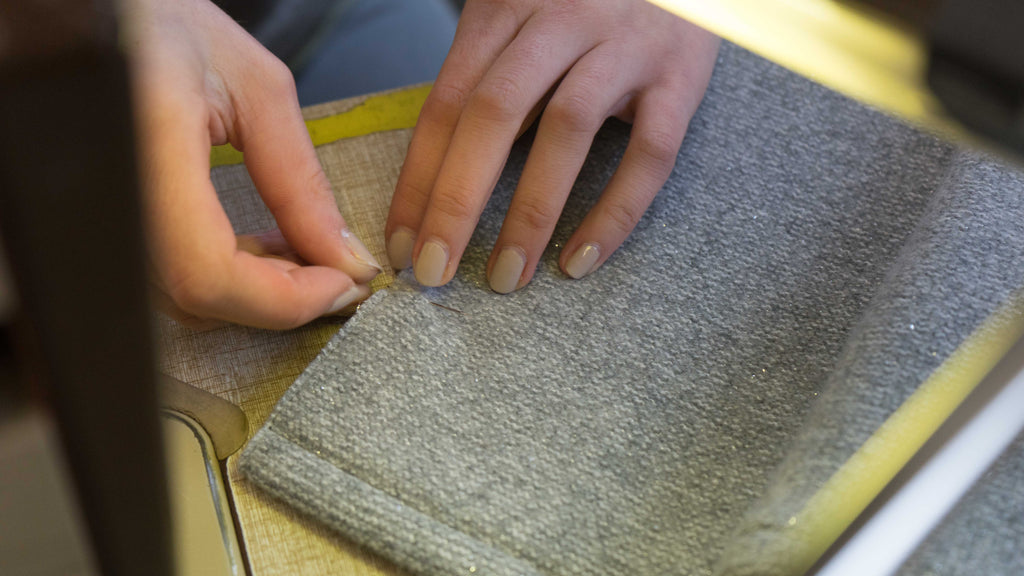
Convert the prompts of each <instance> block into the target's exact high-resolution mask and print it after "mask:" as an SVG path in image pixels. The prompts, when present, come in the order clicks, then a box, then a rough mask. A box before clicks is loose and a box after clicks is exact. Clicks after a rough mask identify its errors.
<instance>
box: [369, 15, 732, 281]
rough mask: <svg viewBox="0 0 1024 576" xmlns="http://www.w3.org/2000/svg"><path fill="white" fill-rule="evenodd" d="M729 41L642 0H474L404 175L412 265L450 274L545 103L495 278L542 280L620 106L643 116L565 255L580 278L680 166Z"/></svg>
mask: <svg viewBox="0 0 1024 576" xmlns="http://www.w3.org/2000/svg"><path fill="white" fill-rule="evenodd" d="M717 52H718V39H717V38H716V37H715V36H713V35H712V34H710V33H708V32H706V31H704V30H702V29H700V28H698V27H696V26H694V25H692V24H690V23H688V22H686V21H684V20H681V19H679V18H677V17H675V16H673V15H670V14H668V13H666V12H664V11H663V10H661V9H660V8H657V7H656V6H654V5H652V4H648V3H647V2H645V1H643V0H592V1H590V2H579V1H573V0H563V1H559V2H553V1H550V0H518V1H517V0H475V1H474V0H470V1H469V2H467V5H466V7H465V10H464V12H463V15H462V19H461V20H460V22H459V26H458V30H457V32H456V35H455V40H454V42H453V44H452V48H451V50H450V52H449V54H448V57H447V59H446V60H445V63H444V65H443V67H442V69H441V73H440V74H439V76H438V78H437V81H436V82H435V84H434V87H433V89H432V90H431V92H430V96H429V97H428V98H427V101H426V103H425V104H424V106H423V110H422V112H421V114H420V117H419V121H418V123H417V126H416V130H415V132H414V134H413V139H412V143H411V145H410V148H409V153H408V156H407V157H406V160H405V165H404V166H403V167H402V172H401V175H400V176H399V179H398V186H397V188H396V190H395V195H394V198H393V200H392V203H391V211H390V214H389V217H388V223H387V226H386V228H385V237H386V238H387V239H388V256H389V258H390V260H391V264H392V266H393V267H394V268H396V269H400V268H406V267H408V266H410V265H413V266H414V271H415V274H416V279H417V280H418V281H419V282H420V283H421V284H424V285H426V286H440V285H443V284H445V283H447V282H448V281H449V280H451V278H452V277H453V276H454V275H455V271H456V269H457V268H458V263H459V260H460V259H461V257H462V253H463V251H464V250H465V248H466V244H467V243H468V242H469V239H470V236H471V235H472V233H473V229H474V227H475V226H476V222H477V220H478V219H479V217H480V213H481V212H482V211H483V208H484V206H485V204H486V203H487V199H488V197H489V196H490V194H491V191H492V190H493V188H494V185H495V183H496V182H497V180H498V177H499V176H500V174H501V171H502V168H503V166H504V163H505V160H506V159H507V157H508V154H509V150H510V149H511V147H512V143H513V142H514V141H515V139H516V137H517V136H518V135H519V134H520V133H521V131H522V128H523V127H524V126H526V125H528V124H529V123H531V122H532V121H533V119H534V117H535V116H536V112H537V111H538V110H540V107H541V106H544V111H543V114H542V115H541V119H540V125H539V127H538V129H537V136H536V139H535V141H534V143H533V148H532V150H531V151H530V155H529V158H528V159H527V162H526V167H525V168H524V170H523V174H522V177H521V178H520V180H519V184H518V186H517V188H516V192H515V195H514V196H513V199H512V204H511V206H510V207H509V211H508V214H507V215H506V217H505V221H504V224H503V226H502V228H501V232H500V234H499V236H498V240H497V242H496V244H495V247H494V250H493V252H492V254H491V258H490V261H489V262H488V266H487V271H488V281H489V282H490V285H491V288H492V289H494V290H495V291H497V292H501V293H507V292H512V291H513V290H516V289H518V288H521V287H523V286H525V285H526V284H527V283H528V282H529V281H530V279H531V278H532V277H533V273H534V270H535V269H536V266H537V262H538V261H539V260H540V257H541V254H542V253H543V251H544V248H545V246H546V245H547V243H548V241H549V240H550V238H551V234H552V231H553V230H554V227H555V223H556V222H557V221H558V217H559V214H560V213H561V211H562V207H563V206H564V204H565V200H566V198H567V197H568V195H569V191H570V189H571V188H572V185H573V183H574V181H575V179H576V177H577V175H578V174H579V171H580V168H581V166H582V165H583V161H584V159H585V158H586V156H587V153H588V152H589V150H590V146H591V143H592V141H593V138H594V135H595V134H596V132H597V130H598V129H599V128H600V127H601V125H602V123H603V122H604V120H605V119H606V118H608V117H610V116H615V117H618V118H620V119H622V120H624V121H627V122H632V123H633V128H632V131H631V135H630V141H629V144H628V146H627V148H626V151H625V155H624V156H623V159H622V162H621V164H620V166H619V167H618V169H617V170H616V172H615V174H614V176H613V177H612V179H611V180H610V182H609V183H608V186H607V188H606V190H605V192H604V194H603V195H602V197H601V198H600V200H599V201H598V203H597V204H596V205H595V206H594V207H593V209H592V210H591V211H590V213H589V214H588V215H587V216H586V218H585V219H584V220H583V222H582V224H581V225H580V226H579V228H578V229H577V230H576V232H575V233H574V234H573V235H572V237H571V238H570V239H569V241H568V242H567V243H566V245H565V248H564V249H563V251H562V254H561V258H560V266H561V268H562V270H563V271H564V272H565V273H566V274H568V275H569V276H571V277H573V278H580V277H582V276H584V275H586V274H589V273H590V272H592V271H594V270H595V269H597V268H598V267H599V266H600V265H601V264H603V263H604V261H605V260H607V259H608V257H609V256H610V255H611V254H612V252H614V251H615V250H616V249H617V248H618V247H619V246H620V245H621V244H622V242H623V241H624V240H625V239H626V237H627V236H628V235H629V233H630V232H631V231H632V230H633V227H634V226H635V225H636V223H637V221H638V220H639V219H640V217H641V216H642V215H643V213H644V212H645V211H646V209H647V207H648V206H649V205H650V203H651V201H652V200H653V199H654V196H655V195H656V194H657V193H658V191H659V190H660V189H661V187H662V185H663V184H664V183H665V180H666V179H667V178H668V175H669V174H670V172H671V170H672V168H673V166H674V164H675V159H676V155H677V154H678V152H679V147H680V146H681V144H682V140H683V136H684V134H685V133H686V128H687V126H688V124H689V121H690V118H691V117H692V116H693V114H694V112H695V111H696V109H697V106H698V105H699V104H700V101H701V99H702V98H703V95H704V90H705V89H706V87H707V84H708V81H709V79H710V77H711V71H712V69H713V68H714V63H715V58H716V55H717ZM548 98H550V99H548ZM545 101H546V106H545Z"/></svg>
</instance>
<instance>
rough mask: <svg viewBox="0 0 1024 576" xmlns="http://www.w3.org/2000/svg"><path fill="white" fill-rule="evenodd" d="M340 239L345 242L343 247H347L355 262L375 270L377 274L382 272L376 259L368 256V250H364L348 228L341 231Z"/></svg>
mask: <svg viewBox="0 0 1024 576" xmlns="http://www.w3.org/2000/svg"><path fill="white" fill-rule="evenodd" d="M341 239H342V241H343V242H345V246H348V249H349V251H350V252H352V255H353V256H355V257H356V260H358V261H359V263H360V264H365V265H366V266H370V267H371V268H376V269H377V270H378V271H379V272H383V271H384V269H383V268H381V267H380V263H379V262H377V259H376V258H374V257H373V254H370V250H369V249H367V248H366V245H365V244H363V242H362V241H361V240H360V239H359V238H358V237H357V236H356V235H355V234H353V233H352V232H351V231H350V230H349V229H348V228H342V229H341Z"/></svg>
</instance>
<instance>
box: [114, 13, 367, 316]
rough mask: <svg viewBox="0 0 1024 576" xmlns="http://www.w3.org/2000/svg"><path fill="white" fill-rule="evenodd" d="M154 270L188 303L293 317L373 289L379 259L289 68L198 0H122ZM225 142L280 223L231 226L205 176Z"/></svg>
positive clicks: (209, 311) (231, 312)
mask: <svg viewBox="0 0 1024 576" xmlns="http://www.w3.org/2000/svg"><path fill="white" fill-rule="evenodd" d="M126 15H127V21H128V23H129V26H130V38H131V39H132V40H131V41H130V57H131V60H132V65H133V66H132V67H133V78H134V82H135V98H136V108H137V111H138V112H137V118H138V125H139V134H140V144H141V156H140V163H141V166H142V180H143V189H144V194H145V197H144V201H145V206H146V214H147V225H148V231H149V239H150V249H151V254H152V259H153V268H154V276H155V282H154V283H155V284H156V285H157V288H158V289H159V290H160V291H161V292H162V293H163V295H164V296H166V298H165V300H166V301H168V302H173V304H174V305H175V306H176V307H177V308H179V309H180V310H181V311H184V312H185V313H186V314H187V315H191V316H197V317H200V318H214V319H220V320H228V321H232V322H240V323H243V324H249V325H252V326H258V327H264V328H290V327H294V326H298V325H301V324H304V323H306V322H309V321H310V320H312V319H314V318H316V317H318V316H321V315H324V314H330V313H334V312H337V311H338V310H340V309H342V308H344V307H346V306H348V305H349V304H351V303H353V302H355V301H358V300H361V299H363V298H365V297H366V296H367V295H369V290H368V288H367V287H366V286H365V283H367V282H369V281H370V279H372V278H373V277H374V276H375V275H376V274H377V272H379V270H380V267H379V265H378V264H377V263H376V262H375V261H374V260H373V257H372V256H371V255H370V253H369V252H368V251H367V250H366V248H365V247H364V246H363V245H362V243H361V242H360V241H359V240H358V239H357V238H356V237H355V236H354V235H352V234H351V233H349V232H348V229H347V227H346V225H345V222H344V220H343V219H342V217H341V214H339V213H338V209H337V205H336V204H335V202H334V197H333V194H332V192H331V188H330V184H329V183H328V181H327V178H326V176H325V175H324V173H323V170H322V169H321V167H320V164H319V161H318V160H317V157H316V153H315V152H314V150H313V146H312V144H311V142H310V140H309V135H308V133H307V132H306V128H305V125H304V124H303V121H302V115H301V113H300V111H299V105H298V100H297V98H296V95H295V85H294V81H293V79H292V75H291V72H290V71H289V70H288V68H287V67H286V66H285V65H284V64H283V63H281V62H280V61H279V60H277V59H276V58H275V57H274V56H273V55H271V54H270V53H269V52H267V51H266V50H265V49H264V48H263V47H262V46H261V45H260V44H259V43H258V42H257V41H256V40H255V39H253V38H252V37H251V36H249V35H248V34H247V33H246V32H245V31H244V30H243V29H242V28H241V27H239V26H238V25H237V24H236V23H235V22H234V21H233V20H231V19H230V18H229V17H228V16H227V15H225V14H224V13H223V12H221V11H220V10H219V9H218V8H216V7H215V6H213V5H212V4H210V3H209V2H207V1H206V0H131V1H129V2H127V7H126ZM225 142H230V143H231V144H232V145H233V146H234V147H235V148H237V149H238V150H243V151H244V153H245V163H246V168H247V169H248V170H249V174H250V175H251V176H252V179H253V182H254V183H255V184H256V187H257V189H258V190H259V193H260V195H261V197H262V198H263V200H264V202H265V203H266V205H267V206H268V208H269V209H270V211H271V212H272V213H273V214H274V217H275V218H276V220H277V222H278V225H279V226H280V231H279V232H277V231H274V232H271V233H269V234H263V235H259V236H248V237H236V236H235V234H234V232H233V230H232V227H231V223H230V222H229V221H228V218H227V216H226V215H225V213H224V210H223V208H222V207H221V205H220V202H219V200H218V199H217V194H216V192H215V191H214V188H213V185H212V183H211V182H210V163H209V158H210V147H211V145H216V144H223V143H225Z"/></svg>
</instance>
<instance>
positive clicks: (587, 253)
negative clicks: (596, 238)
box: [565, 243, 601, 278]
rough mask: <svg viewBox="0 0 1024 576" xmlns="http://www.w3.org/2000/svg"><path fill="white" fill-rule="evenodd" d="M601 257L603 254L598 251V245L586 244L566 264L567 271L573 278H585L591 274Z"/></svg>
mask: <svg viewBox="0 0 1024 576" xmlns="http://www.w3.org/2000/svg"><path fill="white" fill-rule="evenodd" d="M600 256H601V252H600V250H598V248H597V244H590V243H587V244H584V245H583V246H580V247H579V248H577V249H576V252H575V253H574V254H573V255H572V258H569V261H568V262H566V264H565V271H566V272H568V274H569V276H572V277H573V278H583V277H584V276H586V275H587V274H590V272H591V270H592V269H593V268H594V264H596V263H597V259H598V258H599V257H600Z"/></svg>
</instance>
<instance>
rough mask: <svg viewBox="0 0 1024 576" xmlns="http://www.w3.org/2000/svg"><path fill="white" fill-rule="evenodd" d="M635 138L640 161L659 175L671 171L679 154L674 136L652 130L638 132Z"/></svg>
mask: <svg viewBox="0 0 1024 576" xmlns="http://www.w3.org/2000/svg"><path fill="white" fill-rule="evenodd" d="M635 138H636V151H637V153H638V155H639V157H640V160H641V161H643V162H645V163H646V164H648V165H649V166H650V167H651V168H653V169H655V170H657V171H659V173H660V172H664V171H666V170H671V168H672V166H673V165H674V164H675V161H676V155H677V154H678V153H679V142H678V139H677V138H676V137H675V135H674V134H672V133H671V132H668V131H666V130H661V129H656V128H654V129H648V130H644V131H642V132H640V133H639V134H637V135H636V136H635Z"/></svg>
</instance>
